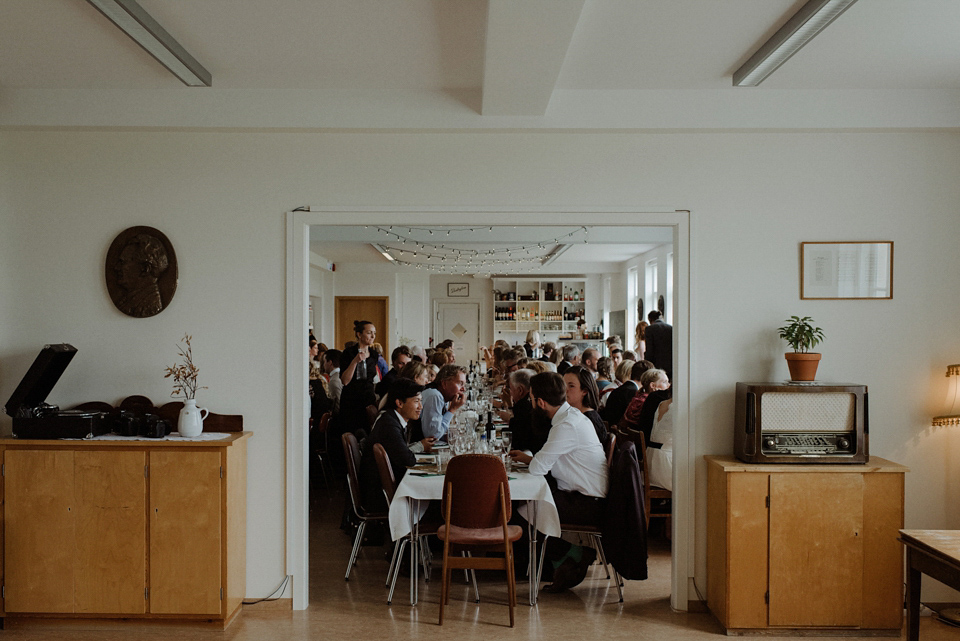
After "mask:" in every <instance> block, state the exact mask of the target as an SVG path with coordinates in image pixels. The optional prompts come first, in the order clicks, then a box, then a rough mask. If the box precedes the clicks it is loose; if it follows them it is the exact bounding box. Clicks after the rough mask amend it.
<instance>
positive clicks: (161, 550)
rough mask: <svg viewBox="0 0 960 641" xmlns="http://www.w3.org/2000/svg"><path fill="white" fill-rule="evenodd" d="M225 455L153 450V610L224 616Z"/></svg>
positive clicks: (151, 474)
mask: <svg viewBox="0 0 960 641" xmlns="http://www.w3.org/2000/svg"><path fill="white" fill-rule="evenodd" d="M221 514H222V510H221V479H220V452H219V451H209V450H191V451H187V450H179V451H178V450H171V451H153V452H150V612H152V613H155V614H210V615H218V614H220V587H221V582H220V577H221V567H222V565H221V558H220V556H221V553H220V550H221Z"/></svg>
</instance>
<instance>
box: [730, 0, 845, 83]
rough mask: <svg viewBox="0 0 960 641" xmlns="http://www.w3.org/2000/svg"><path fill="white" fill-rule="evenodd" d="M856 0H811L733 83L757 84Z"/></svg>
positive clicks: (742, 70) (740, 69)
mask: <svg viewBox="0 0 960 641" xmlns="http://www.w3.org/2000/svg"><path fill="white" fill-rule="evenodd" d="M856 1H857V0H810V1H809V2H807V4H805V5H803V7H801V8H800V11H798V12H797V13H796V14H795V15H794V16H793V17H792V18H790V19H789V20H788V21H787V23H786V24H785V25H783V26H782V27H780V29H779V30H778V31H777V32H776V33H775V34H773V36H772V37H771V38H770V39H769V40H767V41H766V42H765V43H763V46H762V47H760V49H759V50H757V52H756V53H755V54H753V55H752V56H750V59H749V60H747V61H746V62H745V63H744V64H743V66H742V67H740V68H739V69H737V71H736V72H735V73H734V74H733V86H734V87H756V86H757V85H759V84H760V83H761V82H763V81H764V80H765V79H766V77H767V76H769V75H770V74H772V73H773V72H774V71H776V70H777V69H778V68H779V67H780V65H782V64H783V63H785V62H786V61H787V60H789V59H790V57H791V56H792V55H793V54H795V53H797V52H798V51H800V49H802V48H803V46H804V45H805V44H807V43H808V42H810V41H811V40H813V38H814V37H815V36H816V35H817V34H818V33H820V32H821V31H823V30H824V29H826V28H827V26H828V25H829V24H830V23H831V22H833V21H834V20H836V19H837V17H839V15H840V14H841V13H843V12H844V11H846V10H847V9H848V8H849V7H850V5H852V4H853V3H854V2H856Z"/></svg>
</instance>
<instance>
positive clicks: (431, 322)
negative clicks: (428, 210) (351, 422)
mask: <svg viewBox="0 0 960 641" xmlns="http://www.w3.org/2000/svg"><path fill="white" fill-rule="evenodd" d="M452 215H453V216H456V215H457V214H452ZM482 216H483V221H484V224H485V225H488V227H487V232H488V233H490V228H491V227H492V228H498V227H507V226H509V227H511V228H512V229H520V230H521V231H522V232H524V233H527V234H529V233H531V232H536V231H539V232H541V233H543V232H544V231H546V232H547V233H549V232H550V230H553V229H555V228H556V226H545V225H543V221H544V220H547V219H550V220H553V219H555V220H556V221H557V226H559V225H561V224H562V223H569V221H571V220H577V219H580V218H581V217H582V213H573V212H551V213H550V214H549V215H548V214H546V213H544V212H540V213H531V212H524V213H522V214H516V213H511V214H504V213H502V212H483V213H482ZM336 218H338V217H337V216H335V215H331V212H324V213H323V214H322V215H321V214H320V212H296V213H291V214H290V219H289V223H290V234H288V239H289V240H290V241H291V243H290V245H289V247H290V249H291V255H290V256H289V258H290V265H291V274H290V276H291V278H289V279H288V281H292V282H291V285H292V287H291V289H289V290H288V293H289V294H290V296H289V298H288V305H289V306H290V307H291V308H292V309H291V315H290V316H291V321H292V322H291V323H290V327H288V330H289V331H288V348H289V352H288V353H289V354H290V359H291V361H296V360H301V362H302V360H305V359H303V358H302V357H300V356H299V353H300V352H301V351H302V350H301V349H300V347H301V346H299V345H296V346H295V344H296V342H297V341H296V340H295V336H299V335H300V334H299V333H298V334H294V332H299V329H293V328H295V327H298V326H299V327H300V328H302V330H303V333H304V334H305V332H306V325H307V314H306V312H304V313H303V314H302V315H301V314H300V313H299V305H300V303H301V300H306V298H307V297H306V292H307V291H309V290H312V289H313V287H312V285H311V284H310V277H309V274H310V272H309V269H310V267H309V263H310V256H311V252H312V254H313V255H314V256H315V255H316V251H314V248H313V246H311V245H310V244H309V237H310V229H311V226H313V225H319V226H320V228H322V232H323V235H324V236H327V237H329V232H330V231H331V229H332V227H331V226H344V222H343V221H344V219H347V220H349V222H350V223H353V224H352V225H350V226H352V227H354V228H356V227H358V226H359V225H358V224H357V223H359V224H360V225H363V224H366V225H365V226H368V227H378V228H380V229H388V228H389V227H390V226H394V227H396V226H397V223H398V222H399V221H403V222H402V223H401V225H400V226H409V225H413V226H431V225H432V226H433V227H434V228H439V227H440V226H441V223H447V224H449V222H450V220H451V214H449V213H447V214H446V215H444V214H424V213H422V212H418V213H412V212H378V213H377V212H363V213H360V214H358V213H357V212H349V213H343V214H342V217H340V218H339V219H338V220H336V221H335V220H334V219H336ZM470 218H471V219H473V215H471V216H470ZM358 219H359V220H358ZM591 220H592V223H591V226H590V229H591V230H594V229H598V228H600V227H603V226H608V227H614V226H617V227H624V226H626V227H627V229H626V237H624V238H623V239H622V240H623V241H625V242H626V243H629V242H630V241H631V240H634V241H635V242H637V243H638V244H639V243H642V239H643V238H644V236H643V233H642V232H643V231H644V229H646V228H648V227H660V228H665V229H667V230H668V231H669V237H670V239H671V241H672V242H671V243H670V245H671V250H672V251H671V254H672V258H673V261H674V262H673V267H672V269H671V276H672V278H673V282H672V283H671V286H670V287H669V288H666V287H664V288H663V290H664V291H666V290H667V289H669V290H670V293H671V294H672V296H673V300H672V302H673V305H672V310H673V312H674V318H673V319H672V320H673V325H674V327H675V343H676V347H675V356H674V362H675V371H674V385H675V389H676V390H677V396H676V397H675V401H674V407H675V408H676V409H677V421H676V423H677V428H678V432H679V433H678V434H677V435H676V437H675V444H674V448H675V450H674V451H675V454H674V458H675V463H674V470H675V471H674V475H675V484H674V497H675V498H674V519H673V523H674V526H673V555H672V560H671V563H672V566H671V581H670V583H671V602H672V604H673V607H675V608H678V609H686V604H687V593H686V588H687V585H686V584H687V580H686V577H687V576H692V558H693V550H692V545H693V536H692V523H693V517H692V500H691V499H690V498H688V497H690V496H692V494H691V493H690V491H691V489H692V488H691V485H692V483H691V479H690V476H691V470H692V465H691V462H690V461H689V456H688V451H689V448H688V443H689V434H688V426H687V425H688V423H687V410H688V406H689V401H688V399H689V372H688V368H687V366H686V362H687V358H688V354H689V341H688V339H687V333H688V329H687V328H688V318H689V288H688V286H687V284H688V277H689V276H688V275H689V262H688V261H689V252H688V247H689V214H688V213H687V212H662V213H659V212H646V213H643V212H594V213H591ZM336 223H339V225H337V224H336ZM620 232H621V234H623V231H622V230H620ZM451 235H453V234H451ZM522 235H523V234H518V236H522ZM571 244H572V243H571ZM583 244H584V245H589V244H590V243H589V242H586V243H583ZM374 249H376V248H374ZM421 249H422V248H421ZM594 249H596V248H594ZM564 251H570V249H569V248H567V249H565V250H564ZM640 253H643V252H640ZM321 256H323V255H321ZM323 259H326V260H329V259H330V257H329V256H323ZM331 262H332V263H334V264H336V260H335V259H334V260H331ZM552 262H553V261H552ZM544 267H546V268H547V269H548V271H546V272H544V271H540V272H539V273H540V274H544V273H546V274H551V270H550V269H549V268H550V267H551V265H550V264H549V263H548V264H547V265H546V266H544ZM558 269H559V267H558V266H556V265H552V270H558ZM340 270H341V268H340V267H339V266H338V267H336V271H335V272H334V273H337V278H339V276H340V274H341V273H343V272H342V271H340ZM374 271H376V270H374ZM399 271H400V270H398V269H397V268H396V266H394V267H393V269H392V270H391V269H389V268H384V269H383V270H382V271H381V272H380V273H379V275H377V276H372V275H367V276H362V277H352V278H353V280H354V281H355V282H362V283H367V284H369V283H374V282H379V283H380V285H381V286H382V285H383V282H384V279H387V282H388V283H389V285H388V286H390V287H393V288H395V291H396V292H397V293H399V292H401V291H403V292H409V291H410V279H411V278H413V277H412V276H398V275H397V273H398V272H399ZM499 273H500V272H495V271H493V270H490V273H489V274H484V275H481V276H485V277H488V278H490V277H493V276H495V275H498V274H499ZM536 273H537V272H536V271H535V270H530V272H529V275H535V274H536ZM557 273H559V271H558V272H557ZM578 273H585V269H582V270H580V271H579V272H578ZM387 274H389V276H387ZM522 275H523V276H524V277H526V276H527V275H528V273H527V272H523V273H522ZM325 278H329V276H325ZM349 279H350V278H349V277H348V280H349ZM394 279H396V280H394ZM434 280H437V279H434ZM461 280H463V278H462V277H455V276H453V275H451V276H450V278H445V279H444V278H440V279H439V281H438V282H434V283H432V284H428V287H429V288H430V291H429V292H428V295H427V296H426V299H425V300H424V301H423V302H424V303H427V302H436V301H438V300H440V299H442V302H443V303H444V304H447V303H449V304H450V305H458V304H459V305H463V304H467V305H472V304H477V305H478V306H479V316H480V319H479V321H480V322H479V324H480V325H481V328H480V329H479V330H478V332H479V337H480V343H485V344H486V343H489V342H492V340H490V339H491V338H493V337H494V334H493V332H494V331H496V330H494V329H493V327H494V325H493V322H494V321H493V319H494V318H495V316H494V305H493V300H492V298H489V297H488V296H487V292H485V291H483V289H482V288H480V289H479V290H478V289H476V288H475V283H476V281H475V280H474V281H470V282H471V288H473V291H472V292H471V294H470V297H471V298H473V297H476V298H477V299H478V301H476V303H474V301H464V302H462V303H461V302H459V301H457V302H451V301H450V300H449V298H448V297H447V296H446V292H447V291H452V292H454V295H455V294H457V293H460V288H459V287H450V288H449V290H448V287H447V285H448V283H449V282H454V281H457V282H459V281H461ZM401 281H403V282H401ZM597 283H598V284H597V285H596V286H595V287H593V289H594V292H593V296H594V297H605V296H606V295H607V294H606V291H607V290H608V287H609V286H610V282H609V280H608V281H607V282H603V279H602V278H601V277H599V276H598V277H597ZM599 283H602V284H599ZM441 285H442V289H439V290H438V288H439V287H440V286H441ZM618 288H619V289H620V290H625V289H626V283H625V282H624V283H617V282H614V283H613V284H612V287H609V290H610V291H612V292H613V296H614V297H616V296H617V295H618V294H617V291H618ZM323 289H324V291H325V292H328V293H329V292H333V293H334V294H338V293H339V290H338V288H337V287H336V286H333V285H332V283H330V282H328V283H326V285H325V286H324V288H323ZM301 291H302V292H304V295H303V296H301V295H300V292H301ZM438 291H439V292H441V293H442V294H441V293H438ZM364 293H370V292H364ZM587 296H588V297H589V295H587ZM481 298H482V299H483V300H479V299H481ZM325 301H327V302H332V298H331V297H330V296H329V295H328V296H327V297H326V298H325ZM604 303H605V304H606V303H607V301H604ZM618 304H619V303H617V302H616V301H614V302H613V305H612V306H611V307H609V311H616V306H617V305H618ZM619 306H620V308H621V309H622V308H623V307H624V306H625V301H624V303H623V304H619ZM425 307H426V306H425ZM303 309H304V310H305V309H306V305H305V304H304V306H303ZM452 309H453V308H451V310H450V311H452ZM427 310H429V311H430V313H432V314H433V316H434V317H433V318H432V319H429V318H427V321H426V322H423V320H421V319H414V320H410V319H402V318H395V319H392V320H393V321H394V322H395V323H397V324H398V326H397V327H396V329H395V331H394V332H393V333H392V334H391V337H390V340H393V339H394V338H398V337H402V338H411V337H410V336H409V335H407V334H405V331H406V329H407V328H409V327H414V328H416V327H422V328H423V330H422V331H424V332H425V333H426V334H427V336H426V339H429V338H435V339H436V338H438V337H437V336H432V335H431V334H432V333H434V332H439V331H440V330H439V329H438V328H439V327H440V326H441V325H442V324H443V323H441V322H440V319H439V314H440V311H441V310H440V306H439V303H438V304H437V306H436V307H435V308H434V307H433V305H431V306H430V307H428V308H427ZM446 311H447V310H445V312H446ZM461 311H462V310H461ZM301 317H302V318H301ZM328 317H329V320H330V321H332V320H333V319H332V317H333V313H332V312H327V311H326V310H317V311H316V312H315V318H319V319H320V323H321V324H322V323H324V322H325V319H327V318H328ZM484 324H487V325H488V327H483V325H484ZM452 325H453V327H457V323H452ZM459 325H460V327H459V328H458V331H460V332H462V331H464V330H466V331H471V330H470V328H469V327H467V326H466V324H464V323H459ZM517 329H519V328H517ZM624 338H625V337H624ZM421 340H424V339H420V340H417V341H416V342H417V343H420V342H421ZM466 357H467V358H468V359H469V354H468V355H467V356H466ZM459 360H460V359H459V357H458V361H459ZM288 369H289V370H291V375H290V377H289V381H288V382H289V386H288V387H289V389H290V390H291V391H293V392H294V394H291V395H289V396H290V397H291V398H293V400H292V401H290V407H291V414H297V412H298V410H299V412H300V414H299V416H300V417H299V418H298V417H292V418H293V419H294V420H293V421H292V423H293V424H292V425H291V432H289V433H290V435H291V442H292V443H294V444H299V443H301V442H302V440H301V438H300V436H305V429H304V428H303V427H299V428H298V426H303V425H304V423H303V422H302V421H303V420H304V418H302V417H304V416H305V410H304V409H300V408H299V406H300V405H301V404H299V403H297V402H296V395H295V392H296V388H297V387H298V386H299V387H301V389H302V385H301V384H300V383H299V382H298V379H299V375H298V374H299V368H298V367H296V366H294V367H292V368H288ZM304 458H305V457H300V456H298V455H297V454H296V453H294V454H293V455H292V456H289V457H288V460H289V461H290V463H291V469H290V478H291V482H292V483H293V482H294V481H295V479H302V483H293V485H292V486H291V490H292V491H291V492H290V495H291V496H290V497H289V498H290V501H289V503H288V505H289V506H290V507H291V509H290V510H289V512H290V513H289V514H288V526H289V527H290V531H289V532H288V541H289V542H290V545H288V550H289V551H290V554H289V561H290V565H291V572H290V573H291V574H294V575H295V576H296V574H298V573H302V576H303V578H302V580H301V582H300V585H301V586H304V585H305V584H306V582H307V580H308V579H307V572H308V563H307V562H306V559H307V553H306V549H307V547H308V545H307V540H308V537H307V534H308V533H307V518H306V517H307V514H306V512H307V509H306V508H307V504H306V502H307V496H308V494H307V491H306V481H307V478H306V471H307V469H308V464H307V461H306V460H304ZM298 571H299V572H298ZM294 604H295V607H306V604H307V600H306V594H305V591H304V592H301V593H299V594H297V593H295V594H294Z"/></svg>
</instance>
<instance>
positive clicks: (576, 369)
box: [563, 365, 607, 443]
mask: <svg viewBox="0 0 960 641" xmlns="http://www.w3.org/2000/svg"><path fill="white" fill-rule="evenodd" d="M563 385H564V388H565V389H566V391H567V403H569V404H570V406H571V407H575V408H576V409H578V410H580V411H581V412H582V413H583V415H584V416H586V417H587V418H588V419H590V422H591V423H593V429H594V430H596V432H597V438H598V439H600V442H601V443H603V439H605V438H606V437H607V426H606V425H605V424H604V422H603V419H602V418H600V413H599V412H598V411H597V408H599V407H600V392H598V391H597V383H596V381H594V380H593V372H591V371H590V370H588V369H587V368H586V367H584V366H582V365H574V366H573V367H569V368H567V371H566V372H564V373H563Z"/></svg>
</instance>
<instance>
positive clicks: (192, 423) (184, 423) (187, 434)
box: [177, 398, 210, 438]
mask: <svg viewBox="0 0 960 641" xmlns="http://www.w3.org/2000/svg"><path fill="white" fill-rule="evenodd" d="M209 413H210V411H209V410H208V409H207V408H205V407H197V400H196V399H194V398H189V399H187V400H185V401H184V402H183V409H182V410H180V420H179V421H178V422H177V432H179V433H180V436H183V437H184V438H196V437H198V436H200V433H201V432H203V420H204V419H205V418H207V414H209Z"/></svg>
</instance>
